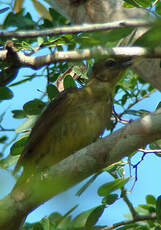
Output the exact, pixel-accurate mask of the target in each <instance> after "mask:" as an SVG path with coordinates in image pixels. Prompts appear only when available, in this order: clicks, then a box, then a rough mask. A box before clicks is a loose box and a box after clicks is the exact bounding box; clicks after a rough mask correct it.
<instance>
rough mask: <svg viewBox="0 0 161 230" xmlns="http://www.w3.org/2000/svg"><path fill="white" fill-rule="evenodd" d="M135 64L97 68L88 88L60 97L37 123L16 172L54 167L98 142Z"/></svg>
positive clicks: (115, 63)
mask: <svg viewBox="0 0 161 230" xmlns="http://www.w3.org/2000/svg"><path fill="white" fill-rule="evenodd" d="M130 64H131V61H125V60H122V61H121V60H119V61H113V60H106V61H105V60H104V61H102V62H101V61H100V62H97V63H95V64H94V66H93V69H92V72H91V76H90V78H89V81H88V83H87V85H86V86H84V87H82V88H72V89H67V90H65V91H63V92H62V93H60V94H59V95H58V96H57V97H56V98H55V99H54V100H53V101H51V102H50V104H49V105H48V106H47V108H46V110H45V111H44V112H43V113H42V115H41V116H40V117H39V119H38V120H37V121H36V123H35V125H34V127H33V129H32V131H31V134H30V136H29V138H28V141H27V143H26V145H25V148H24V150H23V153H22V155H21V156H20V159H19V160H18V163H17V165H16V168H15V171H17V170H18V169H19V168H20V167H21V166H23V173H22V176H23V175H25V177H26V176H29V175H28V174H30V173H34V170H41V169H44V168H48V167H50V166H53V165H54V164H56V163H57V162H59V161H61V160H63V159H64V158H66V157H68V156H69V155H71V154H73V153H74V152H76V151H77V150H79V149H81V148H83V147H85V146H87V145H88V144H90V143H92V142H93V141H95V140H96V138H97V137H99V135H100V134H101V133H102V132H103V130H104V129H105V127H106V125H107V124H108V122H109V120H110V117H111V113H112V93H113V92H112V91H113V88H114V86H115V84H116V83H117V81H118V80H119V79H120V78H121V76H122V74H123V72H124V71H125V70H126V68H127V67H128V66H129V65H130Z"/></svg>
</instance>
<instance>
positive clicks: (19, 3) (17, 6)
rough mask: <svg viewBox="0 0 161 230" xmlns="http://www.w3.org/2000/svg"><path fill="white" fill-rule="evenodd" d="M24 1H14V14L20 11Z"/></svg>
mask: <svg viewBox="0 0 161 230" xmlns="http://www.w3.org/2000/svg"><path fill="white" fill-rule="evenodd" d="M23 2H24V0H15V2H14V10H15V12H16V13H18V12H20V10H21V9H22V4H23Z"/></svg>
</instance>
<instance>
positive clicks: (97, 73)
mask: <svg viewBox="0 0 161 230" xmlns="http://www.w3.org/2000/svg"><path fill="white" fill-rule="evenodd" d="M131 65H132V60H131V59H126V60H125V59H120V60H114V59H107V60H102V61H99V62H96V63H95V64H94V66H93V69H92V74H91V78H96V79H98V80H99V81H102V82H109V83H111V84H115V83H116V82H117V81H118V80H119V79H120V78H121V76H122V74H123V73H124V71H125V70H126V69H127V68H128V67H129V66H131Z"/></svg>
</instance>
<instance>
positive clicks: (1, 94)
mask: <svg viewBox="0 0 161 230" xmlns="http://www.w3.org/2000/svg"><path fill="white" fill-rule="evenodd" d="M12 97H13V93H12V91H11V90H10V89H9V88H8V87H0V100H8V99H11V98H12Z"/></svg>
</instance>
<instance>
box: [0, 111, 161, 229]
mask: <svg viewBox="0 0 161 230" xmlns="http://www.w3.org/2000/svg"><path fill="white" fill-rule="evenodd" d="M158 139H161V109H159V110H157V111H156V112H154V113H152V114H149V115H146V116H145V117H143V118H141V119H138V120H136V121H134V122H132V123H129V124H128V125H127V126H126V127H123V128H121V129H120V130H118V131H116V132H114V133H113V134H112V135H110V136H108V137H107V138H104V139H102V140H99V141H97V142H96V143H93V144H91V145H89V146H87V147H86V148H84V149H82V150H80V151H78V152H77V153H75V154H73V155H71V156H70V157H68V158H66V159H65V160H63V161H62V162H60V163H58V164H57V165H55V166H54V167H51V168H49V169H48V170H46V171H44V172H43V173H42V174H41V175H40V172H38V173H37V174H36V175H34V176H33V177H31V178H29V180H28V181H27V182H26V183H24V184H19V185H17V186H15V188H14V189H13V190H12V192H11V193H10V194H9V195H8V196H7V197H5V198H4V199H3V200H1V201H0V216H1V219H0V229H6V230H11V229H13V228H14V229H15V230H16V229H18V226H19V225H20V222H21V221H22V219H23V218H24V217H25V216H26V215H27V214H28V213H30V212H31V211H32V210H34V209H35V208H36V207H38V206H39V205H40V204H42V203H43V202H45V201H47V200H48V199H50V198H51V197H53V196H55V195H56V194H58V193H60V192H62V191H64V190H66V189H68V188H69V187H72V186H73V185H75V184H77V183H79V182H80V181H82V180H83V179H85V178H86V177H88V176H90V175H92V174H93V173H96V172H97V171H99V170H100V169H102V168H105V167H106V166H107V165H110V164H111V163H113V162H116V161H118V160H120V159H121V158H122V157H124V156H127V155H128V154H131V152H134V151H136V150H137V149H138V148H141V147H142V146H145V145H146V144H148V143H151V142H153V141H155V140H158ZM38 191H39V192H38ZM4 203H5V205H4ZM15 204H16V205H15ZM16 217H17V218H16ZM8 223H10V226H9V225H8Z"/></svg>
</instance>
